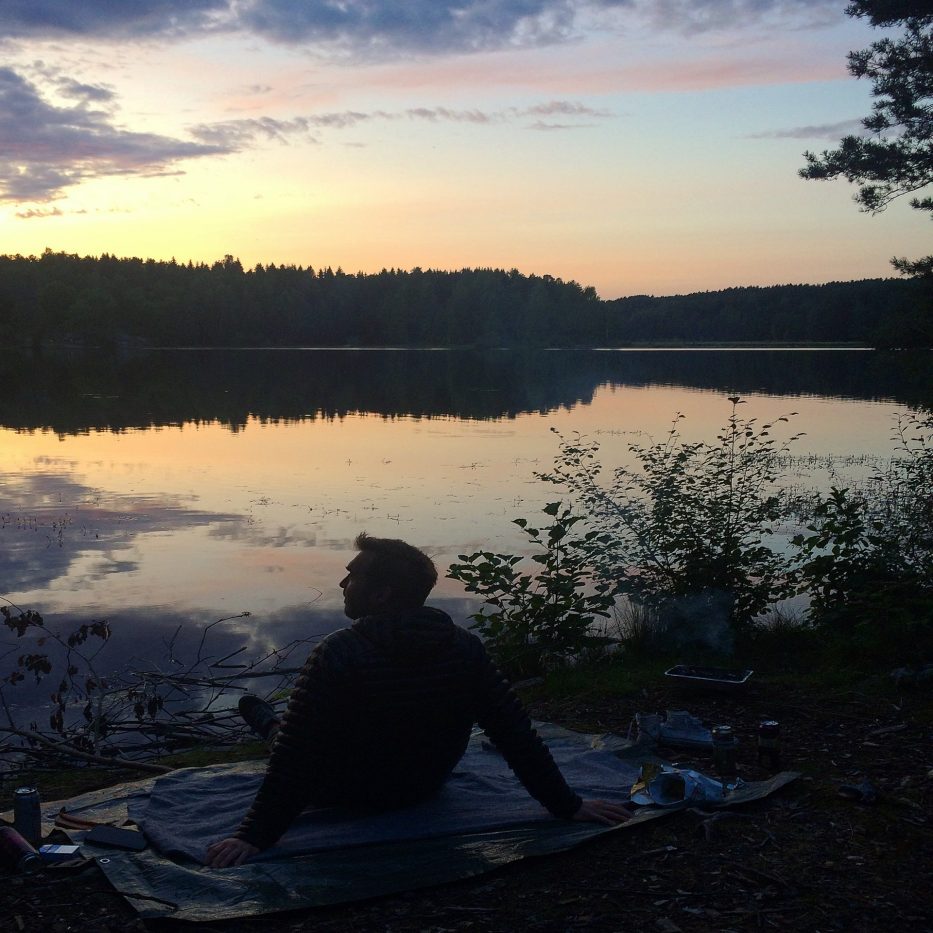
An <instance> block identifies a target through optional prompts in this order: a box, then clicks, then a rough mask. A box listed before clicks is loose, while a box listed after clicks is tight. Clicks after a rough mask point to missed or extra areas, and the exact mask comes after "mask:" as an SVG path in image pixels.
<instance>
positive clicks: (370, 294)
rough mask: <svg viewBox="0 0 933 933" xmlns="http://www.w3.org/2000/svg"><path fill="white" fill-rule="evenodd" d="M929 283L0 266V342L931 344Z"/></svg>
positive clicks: (230, 264)
mask: <svg viewBox="0 0 933 933" xmlns="http://www.w3.org/2000/svg"><path fill="white" fill-rule="evenodd" d="M930 303H931V297H930V290H929V284H928V283H924V282H921V281H911V280H900V279H871V280H864V281H859V282H839V283H831V284H828V285H780V286H773V287H768V288H731V289H726V290H725V291H718V292H703V293H697V294H692V295H684V296H676V297H667V298H654V297H650V296H637V297H632V298H622V299H618V300H614V301H602V300H600V298H599V296H598V295H597V294H596V290H595V289H594V288H592V287H584V286H582V285H580V284H578V283H577V282H573V281H571V282H565V281H563V280H562V279H559V278H554V277H552V276H548V275H543V276H538V275H524V274H522V273H520V272H519V271H518V270H516V269H512V270H509V271H506V270H502V269H462V270H459V271H441V270H432V269H420V268H416V269H412V270H410V271H403V270H399V269H384V270H382V271H381V272H378V273H375V274H368V273H356V274H352V275H351V274H347V273H344V272H343V271H342V270H340V269H337V270H336V271H334V270H333V269H331V268H326V269H313V268H311V267H310V266H309V267H307V268H302V267H300V266H293V265H292V266H285V265H280V266H276V265H257V266H256V267H255V268H253V269H244V268H243V266H242V265H241V263H240V262H239V260H238V259H235V258H234V257H233V256H225V257H224V258H223V259H222V260H219V261H217V262H215V263H213V264H210V265H207V264H203V263H202V264H193V263H190V262H189V263H187V264H182V263H177V262H175V261H171V262H164V261H156V260H152V259H149V260H142V259H120V258H117V257H115V256H109V255H106V254H105V255H103V256H100V257H80V256H77V255H73V254H68V253H55V252H52V251H51V250H46V251H45V252H44V253H43V254H42V255H41V256H18V255H17V256H0V340H2V341H3V343H4V345H7V346H9V345H20V346H30V345H31V346H34V347H41V346H44V345H47V344H51V343H62V342H66V343H67V342H73V343H78V344H90V345H115V344H121V343H126V342H129V343H131V344H141V345H150V346H363V347H366V346H414V347H419V346H448V347H468V346H474V347H496V346H527V347H548V346H551V347H586V346H620V345H622V346H624V345H630V344H639V343H642V344H644V343H680V342H685V343H691V342H709V341H741V342H801V341H833V342H839V341H855V342H861V343H871V344H875V345H882V346H904V345H914V346H917V345H921V346H928V345H930V344H931V343H933V324H931V322H930V317H931V316H930V313H929V306H930Z"/></svg>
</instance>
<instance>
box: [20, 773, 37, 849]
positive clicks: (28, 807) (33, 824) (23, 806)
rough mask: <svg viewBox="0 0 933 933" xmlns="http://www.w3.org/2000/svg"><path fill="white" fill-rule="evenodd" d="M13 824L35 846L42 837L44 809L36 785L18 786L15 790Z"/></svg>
mask: <svg viewBox="0 0 933 933" xmlns="http://www.w3.org/2000/svg"><path fill="white" fill-rule="evenodd" d="M13 826H14V828H15V829H16V831H17V832H18V833H19V834H20V835H21V836H22V837H23V838H24V839H25V840H26V841H27V842H28V843H29V844H30V845H31V846H33V847H35V846H37V845H38V844H39V842H40V840H41V839H42V809H41V807H40V805H39V791H38V790H36V788H35V787H17V788H16V790H15V791H13Z"/></svg>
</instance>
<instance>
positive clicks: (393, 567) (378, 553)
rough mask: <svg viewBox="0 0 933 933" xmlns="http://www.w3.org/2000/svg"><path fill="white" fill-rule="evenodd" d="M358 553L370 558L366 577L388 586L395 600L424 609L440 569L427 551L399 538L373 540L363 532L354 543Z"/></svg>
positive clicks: (380, 584)
mask: <svg viewBox="0 0 933 933" xmlns="http://www.w3.org/2000/svg"><path fill="white" fill-rule="evenodd" d="M353 544H354V546H355V547H356V549H357V550H358V551H361V552H362V553H364V554H369V555H371V558H372V559H371V561H370V565H369V567H367V569H366V574H367V576H369V577H370V578H371V579H372V580H373V582H374V583H376V584H377V585H379V586H387V587H389V589H391V590H392V593H393V595H394V596H395V598H396V599H397V600H398V601H399V602H401V603H403V604H404V605H409V606H422V605H424V601H425V600H426V599H427V598H428V594H429V593H430V592H431V590H432V589H434V584H435V583H437V568H436V567H435V566H434V561H432V560H431V558H430V557H428V555H427V554H425V553H424V551H419V550H418V548H416V547H413V546H412V545H411V544H408V543H407V542H405V541H400V540H399V539H398V538H371V537H370V536H369V535H368V534H366V532H365V531H363V532H360V534H358V535H357V536H356V540H355V541H354V542H353Z"/></svg>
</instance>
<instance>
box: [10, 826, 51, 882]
mask: <svg viewBox="0 0 933 933" xmlns="http://www.w3.org/2000/svg"><path fill="white" fill-rule="evenodd" d="M0 866H3V867H4V868H6V869H10V870H12V871H19V872H22V873H23V874H26V875H28V874H31V873H32V872H34V871H38V870H39V869H40V868H41V867H42V857H41V856H40V855H39V853H38V852H36V850H35V849H34V848H33V847H32V846H31V845H30V844H29V843H28V842H27V841H26V840H25V839H23V837H22V836H21V835H20V834H19V833H18V832H17V831H16V830H15V829H14V828H13V827H12V826H0Z"/></svg>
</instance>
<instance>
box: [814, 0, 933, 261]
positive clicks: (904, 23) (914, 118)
mask: <svg viewBox="0 0 933 933" xmlns="http://www.w3.org/2000/svg"><path fill="white" fill-rule="evenodd" d="M846 12H847V13H848V14H849V15H850V16H860V17H866V18H867V19H868V20H869V21H870V22H871V24H872V25H873V26H886V27H900V28H901V29H902V32H901V34H900V35H899V36H898V37H896V38H884V39H879V40H878V41H877V42H873V43H872V44H871V45H870V46H869V47H868V48H867V49H861V50H860V51H856V52H850V53H849V72H850V73H851V74H852V75H854V76H855V77H856V78H869V79H870V80H871V83H872V96H873V97H874V98H875V102H874V104H873V106H872V113H871V115H870V116H868V117H866V118H865V119H864V120H863V121H862V124H863V126H864V127H865V130H866V131H867V133H866V134H865V135H862V136H846V137H844V138H843V139H842V140H841V142H840V143H839V148H838V149H834V150H831V151H826V152H823V153H822V155H820V156H817V155H815V154H814V153H812V152H805V153H804V158H805V159H806V160H807V165H806V166H805V167H804V168H803V169H801V171H800V174H801V175H802V176H803V177H804V178H815V179H828V178H838V177H840V176H841V177H843V178H845V179H847V180H848V181H850V182H853V183H854V184H857V185H859V186H860V187H859V191H858V194H856V196H855V200H856V203H858V204H859V205H860V206H861V207H862V209H863V210H866V211H869V212H871V213H878V212H879V211H883V210H884V209H885V208H886V207H887V206H888V204H890V203H891V202H892V201H893V200H894V199H895V198H899V197H901V196H903V195H912V194H914V193H915V192H918V191H920V190H921V189H923V188H926V187H927V186H928V185H930V184H931V183H933V5H931V4H930V3H929V0H914V2H910V0H855V2H853V3H851V4H850V5H849V7H848V8H847V10H846ZM910 205H911V207H913V208H915V209H917V210H923V211H933V198H931V197H925V198H921V197H912V198H911V200H910ZM931 219H933V218H931ZM892 263H893V265H894V267H895V268H896V269H897V270H898V271H900V272H902V273H905V274H907V275H917V276H925V277H931V278H933V256H925V257H923V258H921V259H917V260H909V259H900V258H895V259H893V260H892Z"/></svg>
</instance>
